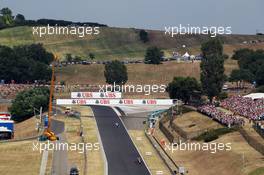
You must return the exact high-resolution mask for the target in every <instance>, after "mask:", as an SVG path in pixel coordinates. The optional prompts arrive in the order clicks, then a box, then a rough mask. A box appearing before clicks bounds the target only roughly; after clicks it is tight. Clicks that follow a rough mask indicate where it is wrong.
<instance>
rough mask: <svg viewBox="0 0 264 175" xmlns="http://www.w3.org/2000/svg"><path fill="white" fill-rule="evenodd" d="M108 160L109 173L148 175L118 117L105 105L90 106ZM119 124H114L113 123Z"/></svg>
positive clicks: (117, 174)
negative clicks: (117, 124) (138, 160)
mask: <svg viewBox="0 0 264 175" xmlns="http://www.w3.org/2000/svg"><path fill="white" fill-rule="evenodd" d="M91 108H92V110H93V112H94V116H95V119H96V122H97V126H98V130H99V133H100V137H101V140H102V143H103V147H104V151H105V155H106V158H107V162H108V174H109V175H150V173H149V171H148V169H147V167H146V165H145V164H144V162H143V161H142V163H141V164H139V163H138V162H137V158H138V157H140V155H139V153H138V151H137V149H136V147H135V146H134V144H133V142H132V140H131V139H130V137H129V135H128V133H127V131H126V129H125V127H124V125H123V124H122V122H121V120H120V118H119V117H118V116H117V114H116V113H115V112H114V111H113V109H112V108H110V107H107V106H91ZM116 122H117V123H119V126H118V127H117V126H115V123H116Z"/></svg>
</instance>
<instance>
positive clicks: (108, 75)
mask: <svg viewBox="0 0 264 175" xmlns="http://www.w3.org/2000/svg"><path fill="white" fill-rule="evenodd" d="M104 76H105V79H106V82H107V83H109V84H114V83H115V84H118V85H123V84H125V83H126V82H127V79H128V77H127V68H126V66H125V65H123V64H122V63H121V62H120V61H118V60H115V61H112V62H111V63H109V64H106V65H105V71H104Z"/></svg>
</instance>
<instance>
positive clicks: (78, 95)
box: [71, 92, 122, 98]
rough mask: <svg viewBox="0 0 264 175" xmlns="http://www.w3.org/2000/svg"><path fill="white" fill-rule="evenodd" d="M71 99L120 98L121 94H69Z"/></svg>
mask: <svg viewBox="0 0 264 175" xmlns="http://www.w3.org/2000/svg"><path fill="white" fill-rule="evenodd" d="M71 98H122V94H121V92H71Z"/></svg>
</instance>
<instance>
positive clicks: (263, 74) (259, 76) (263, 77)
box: [256, 65, 264, 86]
mask: <svg viewBox="0 0 264 175" xmlns="http://www.w3.org/2000/svg"><path fill="white" fill-rule="evenodd" d="M256 82H257V85H258V86H262V85H264V65H262V66H261V67H260V68H259V69H258V71H257V73H256Z"/></svg>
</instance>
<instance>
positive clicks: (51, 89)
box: [43, 55, 58, 141]
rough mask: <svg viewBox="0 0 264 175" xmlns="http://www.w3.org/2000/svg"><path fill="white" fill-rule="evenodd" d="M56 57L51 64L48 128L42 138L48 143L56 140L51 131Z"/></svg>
mask: <svg viewBox="0 0 264 175" xmlns="http://www.w3.org/2000/svg"><path fill="white" fill-rule="evenodd" d="M57 59H58V57H57V55H55V57H54V60H53V62H52V76H51V81H50V82H51V83H50V96H49V111H48V127H47V128H46V129H45V131H44V133H43V136H44V137H46V138H47V139H48V140H50V141H55V140H58V137H57V136H56V135H55V134H54V132H52V131H51V114H52V97H53V93H54V84H55V62H56V61H57Z"/></svg>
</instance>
